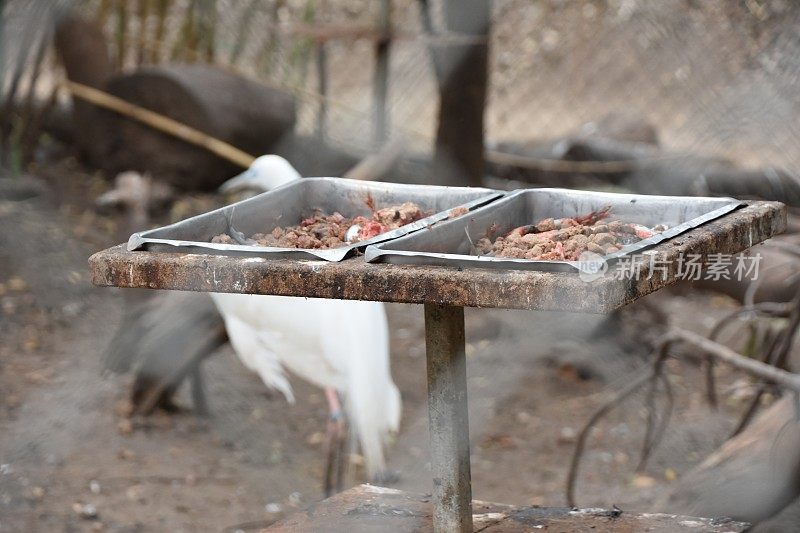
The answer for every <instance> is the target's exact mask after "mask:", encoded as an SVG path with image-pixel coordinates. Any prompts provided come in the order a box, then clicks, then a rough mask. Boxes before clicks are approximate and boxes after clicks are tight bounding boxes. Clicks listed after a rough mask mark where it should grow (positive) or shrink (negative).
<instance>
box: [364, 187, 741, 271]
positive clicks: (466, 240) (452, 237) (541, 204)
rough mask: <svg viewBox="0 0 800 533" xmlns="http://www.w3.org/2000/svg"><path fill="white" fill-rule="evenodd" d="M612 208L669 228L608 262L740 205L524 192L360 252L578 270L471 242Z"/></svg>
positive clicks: (407, 260) (422, 260) (381, 258)
mask: <svg viewBox="0 0 800 533" xmlns="http://www.w3.org/2000/svg"><path fill="white" fill-rule="evenodd" d="M607 205H610V206H612V210H611V213H612V215H613V217H614V218H620V219H622V220H624V221H625V222H635V223H638V224H643V225H645V226H649V227H652V226H654V225H656V224H667V225H668V226H669V229H667V230H666V231H663V232H661V233H657V234H656V235H654V236H652V237H650V238H647V239H644V240H641V241H638V242H636V243H633V244H630V245H628V246H625V247H624V248H622V249H621V250H620V251H619V252H616V253H613V254H609V255H607V256H605V257H604V259H605V260H606V261H607V262H609V263H611V262H613V261H616V260H618V259H619V258H621V257H624V256H626V255H629V254H634V253H637V252H640V251H642V250H644V249H645V248H648V247H650V246H653V245H655V244H658V243H659V242H662V241H664V240H666V239H670V238H672V237H675V236H677V235H680V234H681V233H684V232H686V231H688V230H690V229H692V228H695V227H697V226H699V225H700V224H703V223H705V222H708V221H709V220H713V219H715V218H719V217H721V216H722V215H724V214H726V213H729V212H730V211H733V210H734V209H736V208H737V207H739V206H741V205H744V204H743V203H742V202H740V201H739V200H736V199H733V198H697V197H684V196H648V195H639V194H616V193H603V192H590V191H576V190H570V189H522V190H518V191H514V192H513V193H510V194H509V195H507V196H506V197H505V198H503V199H501V200H498V201H496V202H492V203H491V204H489V205H486V206H484V207H482V208H480V209H476V210H475V211H473V212H472V213H469V214H468V215H465V216H463V217H461V218H458V219H455V220H450V221H446V222H442V223H441V224H437V225H436V226H434V227H432V228H430V229H428V230H426V231H420V232H417V233H414V234H412V235H407V236H405V237H402V238H399V239H395V240H393V241H390V242H384V243H380V244H376V245H372V246H369V247H368V248H367V249H366V251H365V252H364V256H365V259H366V260H367V261H370V262H386V263H394V264H414V265H439V266H454V267H461V268H469V267H472V268H497V269H516V270H547V271H578V270H580V268H579V262H578V261H541V260H531V259H511V258H502V257H487V256H477V255H470V249H471V245H472V244H471V243H472V242H476V241H477V240H478V239H480V238H482V237H485V236H486V233H487V230H488V229H489V227H490V226H492V225H493V224H494V225H496V226H495V230H496V233H497V234H504V233H507V232H509V231H511V230H512V229H514V228H516V227H519V226H522V225H525V224H533V223H536V222H537V221H539V220H541V219H543V218H548V217H553V218H563V217H570V216H576V215H583V214H586V213H589V212H591V211H594V210H596V209H601V208H603V207H605V206H607Z"/></svg>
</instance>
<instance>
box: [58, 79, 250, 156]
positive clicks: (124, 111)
mask: <svg viewBox="0 0 800 533" xmlns="http://www.w3.org/2000/svg"><path fill="white" fill-rule="evenodd" d="M61 84H62V85H63V87H64V88H66V89H67V90H68V91H69V92H70V93H72V95H73V96H74V97H76V98H80V99H81V100H85V101H86V102H89V103H91V104H94V105H96V106H98V107H102V108H104V109H109V110H111V111H114V112H115V113H119V114H120V115H123V116H125V117H128V118H130V119H133V120H136V121H138V122H141V123H142V124H145V125H147V126H150V127H151V128H153V129H156V130H159V131H162V132H164V133H167V134H169V135H172V136H173V137H177V138H178V139H181V140H182V141H185V142H188V143H190V144H194V145H195V146H199V147H201V148H204V149H206V150H208V151H209V152H211V153H213V154H215V155H217V156H219V157H221V158H223V159H226V160H228V161H230V162H231V163H234V164H237V165H239V166H241V167H244V168H247V167H249V166H250V164H251V163H252V162H253V161H254V160H255V157H254V156H252V155H250V154H248V153H246V152H243V151H242V150H239V149H238V148H236V147H235V146H232V145H230V144H228V143H226V142H224V141H221V140H219V139H217V138H215V137H212V136H211V135H208V134H206V133H203V132H202V131H200V130H196V129H194V128H192V127H191V126H187V125H186V124H183V123H181V122H178V121H177V120H174V119H171V118H169V117H165V116H164V115H161V114H159V113H156V112H155V111H150V110H149V109H145V108H143V107H140V106H138V105H136V104H132V103H130V102H128V101H126V100H123V99H121V98H117V97H116V96H112V95H110V94H108V93H106V92H103V91H101V90H99V89H95V88H93V87H88V86H86V85H83V84H80V83H75V82H74V81H62V82H61Z"/></svg>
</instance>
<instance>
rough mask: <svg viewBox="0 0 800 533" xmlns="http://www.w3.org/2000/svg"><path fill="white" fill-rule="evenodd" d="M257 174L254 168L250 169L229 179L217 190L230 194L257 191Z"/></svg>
mask: <svg viewBox="0 0 800 533" xmlns="http://www.w3.org/2000/svg"><path fill="white" fill-rule="evenodd" d="M255 178H256V172H255V171H254V170H253V169H252V168H248V169H247V170H245V171H244V172H242V173H241V174H239V175H237V176H234V177H233V178H231V179H229V180H228V181H226V182H225V183H223V184H222V185H220V187H219V189H217V190H218V191H219V192H221V193H230V192H236V191H241V190H242V189H257V188H258V186H257V185H256V183H255Z"/></svg>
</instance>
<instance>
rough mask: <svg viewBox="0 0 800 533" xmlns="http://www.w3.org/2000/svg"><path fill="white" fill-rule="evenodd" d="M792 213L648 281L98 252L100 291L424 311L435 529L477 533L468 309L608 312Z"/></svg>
mask: <svg viewBox="0 0 800 533" xmlns="http://www.w3.org/2000/svg"><path fill="white" fill-rule="evenodd" d="M785 226H786V210H785V208H784V206H783V205H782V204H779V203H775V202H750V203H748V204H747V205H746V206H745V207H743V208H741V209H738V210H736V211H733V212H731V213H729V214H727V215H725V216H723V217H722V218H719V219H716V220H714V221H711V222H708V223H706V224H704V225H702V226H700V227H698V228H695V229H694V230H692V231H690V232H688V233H685V234H683V235H680V236H678V237H676V238H674V239H671V240H668V241H666V242H663V243H661V244H659V245H657V246H655V247H653V248H652V249H651V250H650V252H651V253H657V254H658V257H659V258H660V260H659V268H658V269H655V268H654V269H652V271H651V270H649V265H647V264H643V265H641V270H640V272H639V275H638V277H630V278H625V279H614V278H610V277H606V278H602V279H598V280H595V281H593V282H591V283H587V282H585V281H582V280H581V279H580V278H579V276H578V275H576V274H572V273H554V272H535V271H506V270H488V269H471V270H458V269H454V268H444V267H421V266H396V265H382V264H369V263H366V262H364V261H363V259H361V258H353V259H348V260H345V261H342V262H340V263H328V262H323V261H296V260H280V259H279V260H276V259H265V258H261V257H232V256H222V255H201V254H177V253H175V254H173V253H152V252H128V251H126V249H125V247H124V246H116V247H114V248H109V249H108V250H105V251H102V252H99V253H97V254H95V255H93V256H92V257H91V258H90V260H89V264H90V266H91V272H92V282H93V283H94V284H95V285H101V286H116V287H132V288H150V289H172V290H185V291H204V292H235V293H247V294H272V295H283V296H300V297H309V298H340V299H348V300H375V301H382V302H401V303H417V304H424V306H425V335H426V349H427V361H428V366H427V371H428V412H429V422H430V441H431V468H432V471H433V472H432V473H433V493H432V494H433V496H432V500H433V524H434V529H435V530H436V531H460V532H463V531H472V503H471V500H472V487H471V479H470V455H469V422H468V417H467V387H466V356H465V352H464V350H465V347H464V309H463V308H464V307H490V308H510V309H535V310H559V311H574V312H587V313H605V312H609V311H612V310H614V309H617V308H619V307H621V306H623V305H625V304H628V303H630V302H632V301H634V300H636V299H637V298H639V297H641V296H644V295H646V294H648V293H651V292H653V291H656V290H658V289H660V288H662V287H664V286H666V285H669V284H671V283H673V282H675V281H676V279H677V276H678V271H679V267H680V261H679V257H681V255H682V254H683V255H684V256H687V255H689V254H700V255H702V256H703V258H706V257H707V256H708V255H709V254H735V253H738V252H741V251H743V250H746V249H748V248H750V247H751V246H753V245H755V244H757V243H759V242H762V241H764V240H765V239H768V238H769V237H771V236H773V235H775V234H778V233H780V232H782V231H783V230H784V229H785Z"/></svg>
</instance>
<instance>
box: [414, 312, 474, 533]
mask: <svg viewBox="0 0 800 533" xmlns="http://www.w3.org/2000/svg"><path fill="white" fill-rule="evenodd" d="M425 349H426V354H427V360H428V417H429V424H430V441H431V470H432V473H433V529H434V531H436V532H437V533H438V532H448V533H451V532H470V533H471V532H472V480H471V478H470V465H469V418H468V415H467V358H466V352H465V350H464V308H463V307H454V306H448V305H437V304H429V303H426V304H425Z"/></svg>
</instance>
